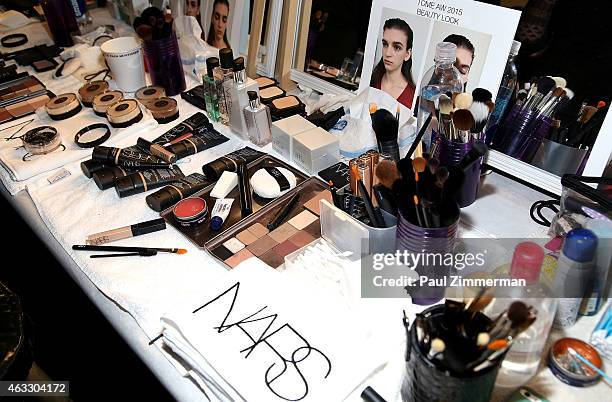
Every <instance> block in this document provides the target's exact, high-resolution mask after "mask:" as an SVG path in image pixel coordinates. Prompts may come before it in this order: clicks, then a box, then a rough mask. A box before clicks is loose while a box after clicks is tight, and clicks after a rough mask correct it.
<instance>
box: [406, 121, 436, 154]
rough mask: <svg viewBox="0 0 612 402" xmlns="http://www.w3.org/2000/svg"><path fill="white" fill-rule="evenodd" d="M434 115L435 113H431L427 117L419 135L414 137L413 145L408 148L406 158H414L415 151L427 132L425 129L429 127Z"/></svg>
mask: <svg viewBox="0 0 612 402" xmlns="http://www.w3.org/2000/svg"><path fill="white" fill-rule="evenodd" d="M432 117H433V114H432V113H430V114H429V116H427V119H425V123H424V124H423V125H422V126H421V129H420V130H419V132H418V134H417V136H416V137H415V138H414V141H413V142H412V145H410V149H408V153H407V154H406V156H405V158H409V159H410V158H412V154H414V151H415V150H416V149H417V147H418V146H419V144H420V143H421V140H422V139H423V135H424V134H425V131H427V127H429V123H430V122H431V119H432Z"/></svg>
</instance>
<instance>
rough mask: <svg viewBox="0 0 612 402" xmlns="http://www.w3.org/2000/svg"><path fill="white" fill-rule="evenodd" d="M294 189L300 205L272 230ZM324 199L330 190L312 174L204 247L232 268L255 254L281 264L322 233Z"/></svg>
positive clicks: (328, 197)
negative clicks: (320, 206)
mask: <svg viewBox="0 0 612 402" xmlns="http://www.w3.org/2000/svg"><path fill="white" fill-rule="evenodd" d="M295 193H299V194H300V196H301V198H300V201H299V203H298V205H296V206H295V208H293V210H291V212H290V213H289V215H287V217H286V218H285V219H284V221H283V223H282V224H281V225H280V226H278V227H277V228H276V229H274V230H272V231H269V230H268V228H267V225H268V223H270V222H271V221H272V220H273V219H274V218H275V217H276V216H277V214H278V213H279V211H280V210H281V209H282V208H283V207H284V206H285V205H286V204H287V201H288V200H289V199H290V198H291V197H293V195H294V194H295ZM321 199H327V200H330V201H331V193H330V192H329V190H328V189H327V185H326V184H325V183H324V182H323V181H321V180H319V179H318V178H316V177H311V178H309V179H307V180H306V181H304V182H302V183H301V184H298V186H297V187H296V188H295V189H294V190H292V191H290V192H288V193H287V194H285V195H283V196H282V197H279V198H278V199H276V200H274V201H273V202H271V203H270V204H269V205H267V206H266V207H265V208H262V209H261V210H260V211H259V212H257V213H255V214H252V215H251V216H249V217H247V218H245V219H243V220H241V221H240V222H238V223H237V224H235V225H234V226H232V227H230V228H228V229H227V230H225V231H224V232H223V233H222V234H221V235H219V236H217V237H215V238H213V239H211V240H210V241H208V242H207V243H206V244H205V247H206V248H207V249H208V250H209V251H210V252H211V253H212V254H213V255H214V256H215V257H217V258H218V259H219V260H221V261H223V262H224V263H225V264H226V265H227V266H228V267H230V268H234V267H235V266H237V265H238V264H240V263H241V262H242V261H244V260H246V259H249V258H253V257H254V258H259V259H260V260H261V261H263V262H264V263H266V264H268V265H269V266H271V267H272V268H278V267H280V266H281V265H283V263H284V262H285V257H286V256H287V255H289V254H291V253H293V252H295V251H296V250H298V249H300V248H302V247H304V246H306V245H307V244H310V243H312V242H313V241H314V240H316V239H318V238H319V237H321V223H320V221H319V213H320V210H319V206H318V204H319V201H320V200H321ZM315 204H316V206H315Z"/></svg>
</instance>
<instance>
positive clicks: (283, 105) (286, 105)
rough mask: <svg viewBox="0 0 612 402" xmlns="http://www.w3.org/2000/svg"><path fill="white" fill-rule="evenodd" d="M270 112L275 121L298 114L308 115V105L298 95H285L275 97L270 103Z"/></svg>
mask: <svg viewBox="0 0 612 402" xmlns="http://www.w3.org/2000/svg"><path fill="white" fill-rule="evenodd" d="M268 106H269V107H270V114H271V115H272V119H273V120H274V121H276V120H280V119H284V118H286V117H291V116H294V115H296V114H299V115H301V116H305V115H306V105H304V103H302V101H301V100H299V99H298V97H297V96H293V95H291V96H284V97H282V98H277V99H274V100H273V101H272V102H271V103H270V104H269V105H268Z"/></svg>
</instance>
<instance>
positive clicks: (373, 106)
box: [369, 103, 378, 114]
mask: <svg viewBox="0 0 612 402" xmlns="http://www.w3.org/2000/svg"><path fill="white" fill-rule="evenodd" d="M369 110H370V114H374V113H376V111H377V110H378V105H377V104H376V103H370V106H369Z"/></svg>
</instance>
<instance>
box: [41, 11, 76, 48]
mask: <svg viewBox="0 0 612 402" xmlns="http://www.w3.org/2000/svg"><path fill="white" fill-rule="evenodd" d="M40 5H41V7H42V9H43V11H44V13H45V18H46V20H47V25H48V26H49V31H51V35H52V36H53V42H55V44H56V45H57V46H60V47H70V46H72V45H74V41H73V39H72V36H73V35H80V31H79V26H78V24H77V20H76V17H75V14H74V12H73V10H72V6H71V3H70V2H69V1H68V0H42V1H41V2H40Z"/></svg>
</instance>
